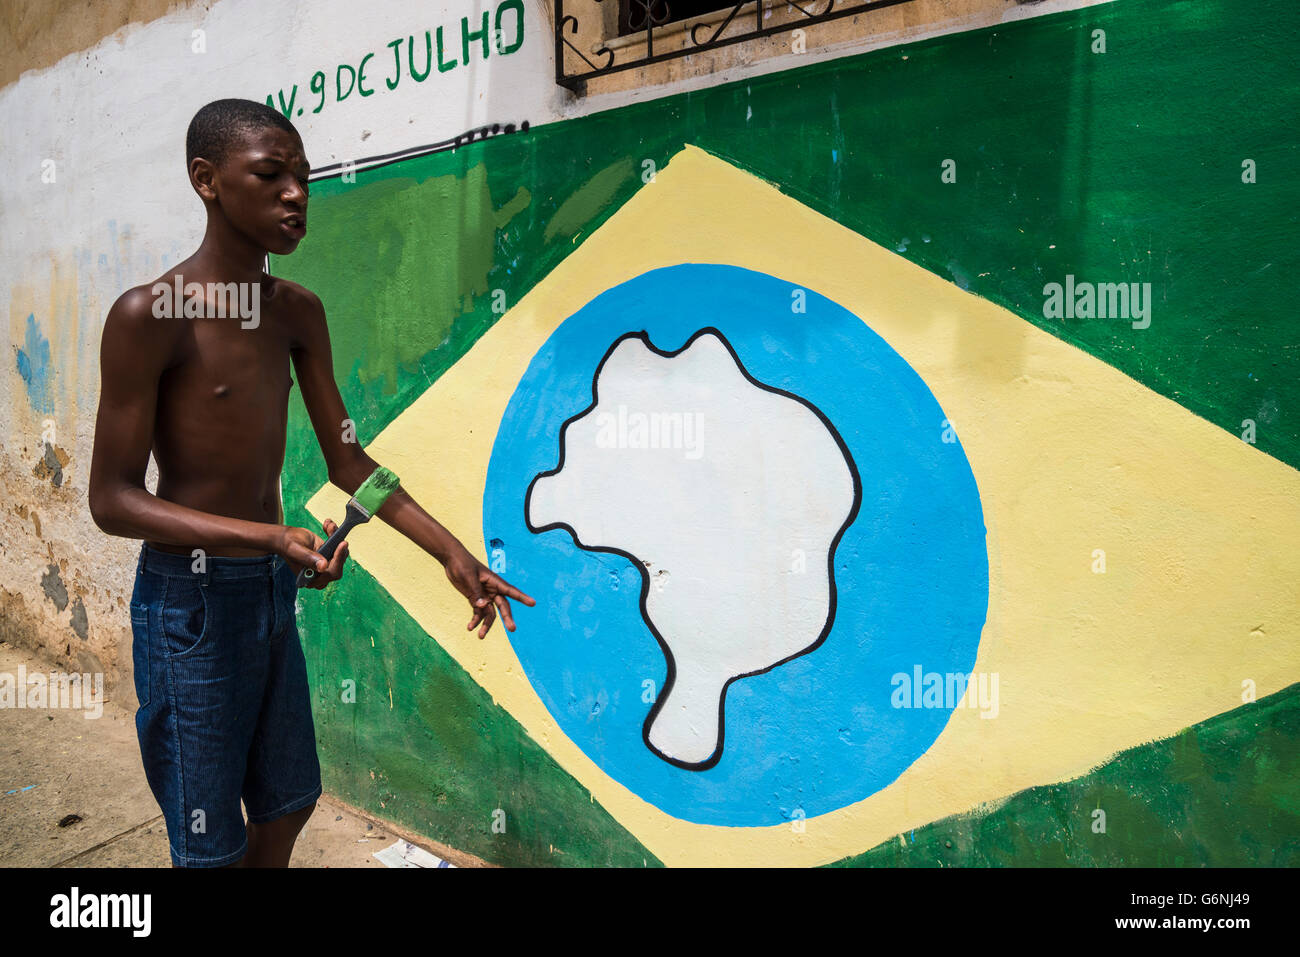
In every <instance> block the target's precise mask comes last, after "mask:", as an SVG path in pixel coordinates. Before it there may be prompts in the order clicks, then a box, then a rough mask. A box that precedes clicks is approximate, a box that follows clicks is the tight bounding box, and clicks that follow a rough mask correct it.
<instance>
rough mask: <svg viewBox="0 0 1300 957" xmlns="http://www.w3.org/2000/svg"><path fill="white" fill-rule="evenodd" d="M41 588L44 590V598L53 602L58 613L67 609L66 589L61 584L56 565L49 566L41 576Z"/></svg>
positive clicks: (61, 580)
mask: <svg viewBox="0 0 1300 957" xmlns="http://www.w3.org/2000/svg"><path fill="white" fill-rule="evenodd" d="M41 588H43V589H45V597H46V598H48V599H49V600H50V601H52V602H54V607H55V608H57V609H58V610H59V611H63V609H65V608H67V607H68V587H67V586H66V585H64V584H63V579H62V578H61V577H60V575H59V566H58V565H55V564H51V565H50V566H49V568H48V570H47V571H46V572H45V574H44V575H42V576H41Z"/></svg>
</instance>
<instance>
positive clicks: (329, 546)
mask: <svg viewBox="0 0 1300 957" xmlns="http://www.w3.org/2000/svg"><path fill="white" fill-rule="evenodd" d="M369 520H370V516H369V515H368V514H366V513H365V512H363V511H362V510H361V506H359V505H357V504H356V501H355V500H354V501H350V502H348V508H347V515H346V516H345V517H344V519H343V524H342V525H340V526H339V527H338V528H336V529H334V534H333V535H331V536H330V537H329V538H327V539H325V544H324V545H322V546H321V547H320V548H319V549H317V551H319V552H320V553H321V555H323V556H324V557H325V560H326V561H329V560H330V559H332V558H333V557H334V551H335V549H337V548H338V547H339V542H341V541H343V539H344V538H346V537H347V534H348V532H350V531H352V529H353V528H355V527H356V526H358V525H360V524H361V523H363V522H368V521H369ZM315 577H316V569H314V568H312V567H311V566H310V565H308V566H307V567H305V568H304V569H303V570H302V571H300V572H299V573H298V587H299V588H302V587H303V586H304V585H307V584H309V583H310V582H311V580H312V579H313V578H315Z"/></svg>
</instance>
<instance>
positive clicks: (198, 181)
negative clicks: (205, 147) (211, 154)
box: [190, 156, 217, 202]
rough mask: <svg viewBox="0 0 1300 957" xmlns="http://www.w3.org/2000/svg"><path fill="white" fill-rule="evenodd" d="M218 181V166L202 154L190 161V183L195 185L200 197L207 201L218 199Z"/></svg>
mask: <svg viewBox="0 0 1300 957" xmlns="http://www.w3.org/2000/svg"><path fill="white" fill-rule="evenodd" d="M216 183H217V170H216V167H214V166H213V165H212V163H211V162H209V161H208V160H205V159H204V158H203V157H201V156H196V157H194V159H192V160H191V161H190V185H191V186H193V187H194V192H196V193H198V194H199V198H200V199H202V200H204V201H205V202H208V201H211V200H214V199H216V198H217V189H216Z"/></svg>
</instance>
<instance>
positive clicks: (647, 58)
mask: <svg viewBox="0 0 1300 957" xmlns="http://www.w3.org/2000/svg"><path fill="white" fill-rule="evenodd" d="M592 2H595V3H601V2H604V0H592ZM609 2H617V0H609ZM804 2H805V3H809V7H810V8H811V6H813V5H815V4H816V3H817V0H804ZM838 2H842V0H826V9H825V10H823V11H822V12H820V13H814V12H812V11H811V9H805V7H804V6H801V5H800V3H798V2H796V0H779V2H773V3H771V4H770V5H769V4H766V3H765V0H742V2H740V3H737V4H736V5H735V6H734V7H733V8H732V9H731V11H730V12H729V13H728V14H727V16H726V17H725V18H724V19H722V20H721V21H720V22H719V23H718V24H717V25H716V29H713V32H712V33H711V34H710V35H709V36H707V37H704V33H705V32H707V31H708V30H709V29H710V28H712V27H713V24H708V23H696V24H694V25H693V26H692V27H691V28H690V31H689V32H690V42H689V43H688V44H687V45H686V46H684V47H682V48H681V49H680V50H669V51H667V52H665V53H658V54H656V53H655V52H654V38H655V31H656V28H659V32H660V33H663V32H664V28H665V27H667V28H668V29H669V30H670V31H671V32H677V31H678V30H679V29H680V26H679V24H680V21H670V19H669V18H670V17H671V16H672V14H671V12H670V11H669V7H668V0H628V3H629V4H630V5H631V6H632V7H634V8H636V9H637V10H640V11H644V13H645V16H644V18H643V19H642V20H641V22H643V23H644V24H645V45H644V46H645V53H644V55H641V56H631V57H629V58H628V59H626V60H624V61H621V62H617V61H619V56H618V54H617V53H616V52H615V51H614V50H611V49H609V47H607V46H604V45H603V43H604V41H605V40H608V39H612V38H610V37H602V40H601V43H602V46H601V47H600V49H598V50H596V51H594V53H593V56H602V55H603V56H604V57H605V58H606V59H605V62H604V63H603V64H600V65H598V64H596V63H593V62H592V61H591V60H590V59H589V58H588V57H587V55H586V54H585V53H583V52H582V50H580V49H578V48H577V47H576V46H574V45H573V44H572V43H571V42H570V41H569V39H568V37H566V36H565V35H564V31H565V28H566V27H567V28H568V29H569V33H571V34H574V35H576V34H577V32H578V18H577V17H575V16H573V15H571V14H566V13H565V12H564V0H555V82H556V83H558V84H559V85H560V86H563V87H566V88H567V89H570V90H572V91H573V92H574V93H577V94H579V95H581V94H582V93H583V92H584V88H585V85H586V81H587V80H590V79H592V78H593V77H598V76H606V75H608V74H610V73H618V72H620V71H622V70H632V69H635V68H636V67H641V66H646V65H648V64H651V63H659V62H662V61H664V60H673V59H677V58H678V57H684V56H689V55H690V54H692V53H700V52H702V51H705V50H712V49H716V48H718V47H723V46H728V45H730V44H732V43H743V42H745V41H746V40H753V39H755V38H757V37H767V36H773V35H774V34H777V33H785V32H787V31H789V30H797V29H800V28H801V27H805V26H807V25H809V24H811V23H824V22H826V21H830V20H838V19H839V18H840V17H850V16H853V15H854V14H858V13H868V12H870V11H872V10H879V9H882V8H884V7H893V6H897V5H898V4H900V3H910V2H912V0H858V2H856V3H854V2H853V0H848V5H847V6H843V7H841V8H840V9H838V10H837V9H836V8H835V7H836V4H837V3H838ZM750 4H753V7H754V16H753V19H754V24H753V26H752V28H749V29H747V30H746V29H743V28H742V29H741V32H739V33H733V34H731V35H729V36H726V37H724V36H722V34H723V32H724V31H726V29H727V27H729V26H730V25H731V23H732V21H736V22H737V24H741V23H743V22H744V21H743V18H742V19H740V20H738V19H737V17H738V15H739V14H740V11H741V8H743V7H746V6H749V5H750ZM781 6H787V7H792V8H794V9H795V10H797V11H798V12H799V13H801V14H803V19H795V20H790V21H789V22H787V23H778V24H776V25H774V26H769V27H765V26H763V11H764V10H765V9H776V8H778V7H781ZM658 8H662V9H663V16H662V17H660V16H656V15H655V12H654V11H655V10H656V9H658ZM725 9H726V6H725V4H723V5H721V6H719V8H718V10H719V11H721V10H725ZM745 16H746V17H748V14H746V15H745ZM634 17H635V14H634V13H630V14H629V17H628V19H629V20H634ZM638 32H640V30H639V29H638ZM628 36H634V34H628ZM637 46H639V44H638V45H637ZM566 47H567V48H568V49H570V50H572V51H573V52H574V53H576V54H577V55H578V56H579V58H581V60H582V61H583V62H584V63H585V64H587V66H589V67H590V68H591V69H590V70H587V71H585V72H578V73H566V72H565V70H564V61H565V56H564V50H565V48H566Z"/></svg>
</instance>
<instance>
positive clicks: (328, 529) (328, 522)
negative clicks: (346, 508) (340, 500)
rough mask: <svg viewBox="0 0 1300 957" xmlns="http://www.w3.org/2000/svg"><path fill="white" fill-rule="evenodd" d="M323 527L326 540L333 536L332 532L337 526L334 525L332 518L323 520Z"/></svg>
mask: <svg viewBox="0 0 1300 957" xmlns="http://www.w3.org/2000/svg"><path fill="white" fill-rule="evenodd" d="M324 527H325V537H326V538H328V537H329V536H331V535H333V534H334V530H335V529H336V528H338V526H337V525H335V524H334V519H332V518H327V519H325V523H324Z"/></svg>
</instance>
